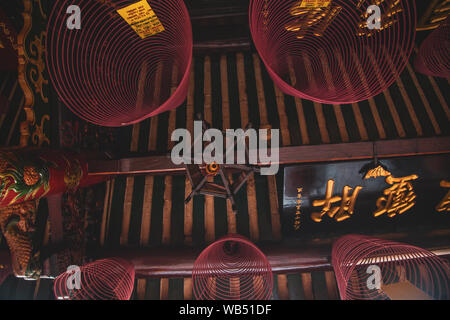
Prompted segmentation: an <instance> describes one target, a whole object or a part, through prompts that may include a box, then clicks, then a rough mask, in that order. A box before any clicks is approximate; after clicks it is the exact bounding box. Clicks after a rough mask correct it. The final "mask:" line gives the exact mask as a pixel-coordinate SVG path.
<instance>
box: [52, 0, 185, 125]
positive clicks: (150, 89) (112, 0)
mask: <svg viewBox="0 0 450 320" xmlns="http://www.w3.org/2000/svg"><path fill="white" fill-rule="evenodd" d="M136 2H137V0H107V1H102V0H58V1H56V2H55V4H54V7H53V10H52V12H51V15H50V17H49V19H48V26H47V39H46V47H47V65H48V69H49V75H50V79H51V81H52V83H53V85H54V88H55V89H56V92H57V93H58V95H59V97H60V98H61V100H62V101H63V102H64V103H65V104H66V106H67V107H69V108H70V109H71V110H72V111H73V112H74V113H75V114H77V115H78V116H79V117H81V118H83V119H85V120H87V121H89V122H92V123H94V124H97V125H102V126H110V127H116V126H124V125H130V124H133V123H136V122H139V121H142V120H144V119H146V118H148V117H152V116H155V115H157V114H159V113H161V112H164V111H167V110H171V109H174V108H176V107H178V106H179V105H180V104H182V103H183V101H184V100H185V98H186V95H187V90H188V82H189V72H190V66H191V62H192V47H193V43H192V28H191V23H190V20H189V15H188V11H187V9H186V7H185V5H184V2H183V1H182V0H165V1H155V0H148V3H149V5H150V6H151V8H152V9H153V11H154V12H155V14H156V16H157V17H158V19H159V20H160V22H161V24H162V25H163V27H164V29H165V30H164V31H162V32H160V33H157V34H154V35H152V36H149V37H147V38H145V39H141V37H140V36H139V35H138V34H137V33H136V32H135V31H134V30H133V29H132V28H131V26H130V25H129V24H128V23H127V22H126V21H125V20H124V19H123V18H122V17H121V16H120V15H119V14H118V12H117V11H116V10H118V9H122V8H124V7H127V6H129V5H131V4H133V3H136ZM71 5H77V6H78V7H79V8H80V12H81V29H79V30H78V29H74V30H70V29H69V28H68V27H67V19H68V18H69V17H70V14H67V13H66V11H67V8H68V7H69V6H71Z"/></svg>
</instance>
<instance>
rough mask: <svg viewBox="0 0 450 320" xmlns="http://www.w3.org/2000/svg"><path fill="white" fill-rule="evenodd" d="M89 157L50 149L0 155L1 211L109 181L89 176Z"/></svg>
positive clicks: (14, 151) (24, 150)
mask: <svg viewBox="0 0 450 320" xmlns="http://www.w3.org/2000/svg"><path fill="white" fill-rule="evenodd" d="M88 157H89V158H91V157H92V156H91V155H90V154H88V153H86V154H83V153H81V154H80V153H74V152H69V151H61V150H49V149H22V150H8V151H0V207H6V206H10V205H14V204H18V203H22V202H25V201H30V200H35V199H39V198H42V197H46V196H49V195H53V194H60V193H64V192H69V191H74V190H76V189H77V188H79V187H85V186H88V185H93V184H96V183H99V182H102V181H105V180H108V179H109V177H110V176H105V177H102V176H90V175H88V163H87V160H88Z"/></svg>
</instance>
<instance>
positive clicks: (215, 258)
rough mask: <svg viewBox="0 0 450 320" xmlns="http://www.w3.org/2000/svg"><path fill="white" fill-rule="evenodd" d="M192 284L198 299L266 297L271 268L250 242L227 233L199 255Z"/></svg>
mask: <svg viewBox="0 0 450 320" xmlns="http://www.w3.org/2000/svg"><path fill="white" fill-rule="evenodd" d="M192 287H193V291H194V296H195V298H196V299H197V300H268V299H270V298H271V296H272V288H273V275H272V268H271V266H270V264H269V261H268V260H267V258H266V256H265V255H264V253H262V252H261V250H259V249H258V247H256V246H255V245H254V244H253V243H252V242H250V241H249V240H247V239H246V238H244V237H242V236H239V235H228V236H226V237H223V238H222V239H220V240H218V241H216V242H214V243H212V244H211V245H209V246H208V247H207V248H206V249H205V250H203V251H202V253H201V254H200V255H199V256H198V258H197V260H196V261H195V263H194V269H193V273H192Z"/></svg>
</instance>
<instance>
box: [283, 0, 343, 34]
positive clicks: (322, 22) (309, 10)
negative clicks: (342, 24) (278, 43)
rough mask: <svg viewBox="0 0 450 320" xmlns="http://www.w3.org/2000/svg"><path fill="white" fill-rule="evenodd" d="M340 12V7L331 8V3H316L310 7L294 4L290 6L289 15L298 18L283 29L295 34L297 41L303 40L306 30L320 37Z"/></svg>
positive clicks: (299, 3)
mask: <svg viewBox="0 0 450 320" xmlns="http://www.w3.org/2000/svg"><path fill="white" fill-rule="evenodd" d="M341 10H342V7H340V6H333V5H332V4H331V1H322V2H318V3H315V4H314V5H312V6H305V5H304V4H303V2H302V1H299V2H296V3H294V4H293V5H292V6H291V9H290V10H289V13H290V14H291V15H292V16H298V18H297V19H296V20H295V21H293V22H291V23H289V24H287V25H286V26H285V29H286V30H287V31H293V32H296V33H297V35H296V37H297V38H298V39H303V38H304V37H305V36H306V33H307V31H308V30H312V33H313V34H314V35H315V36H317V37H321V36H323V34H324V32H325V31H326V29H327V28H328V27H329V26H330V24H331V23H332V22H333V20H334V19H335V18H336V17H337V15H338V14H339V13H340V12H341Z"/></svg>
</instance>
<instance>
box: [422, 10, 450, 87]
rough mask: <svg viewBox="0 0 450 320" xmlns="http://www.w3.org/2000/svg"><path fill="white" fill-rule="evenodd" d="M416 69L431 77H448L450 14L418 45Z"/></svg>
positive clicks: (449, 71) (449, 67) (449, 72)
mask: <svg viewBox="0 0 450 320" xmlns="http://www.w3.org/2000/svg"><path fill="white" fill-rule="evenodd" d="M415 67H416V70H417V71H419V72H420V73H423V74H426V75H429V76H433V77H443V78H449V77H450V16H448V17H447V20H445V21H444V22H442V24H441V25H440V26H439V28H437V29H436V30H434V31H433V32H432V33H431V34H430V35H429V36H428V37H427V38H426V39H425V41H424V42H423V43H422V45H421V46H420V49H419V52H418V55H417V57H416V60H415Z"/></svg>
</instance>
